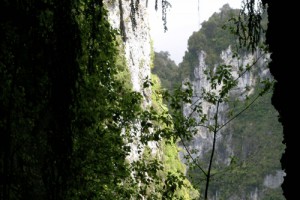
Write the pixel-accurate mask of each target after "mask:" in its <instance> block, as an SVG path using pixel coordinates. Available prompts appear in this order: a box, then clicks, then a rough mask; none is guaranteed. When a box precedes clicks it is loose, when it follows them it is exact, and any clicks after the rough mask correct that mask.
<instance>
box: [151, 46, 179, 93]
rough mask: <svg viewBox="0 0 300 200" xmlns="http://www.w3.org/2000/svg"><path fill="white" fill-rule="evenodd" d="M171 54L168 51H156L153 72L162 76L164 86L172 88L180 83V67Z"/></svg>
mask: <svg viewBox="0 0 300 200" xmlns="http://www.w3.org/2000/svg"><path fill="white" fill-rule="evenodd" d="M169 56H170V54H169V53H168V52H163V51H161V52H159V53H157V52H155V55H154V68H153V69H152V73H154V74H156V75H157V76H158V77H159V78H160V80H161V85H162V87H163V88H165V89H167V90H172V89H173V88H175V87H176V86H177V85H178V80H177V79H178V67H177V65H176V64H175V62H174V61H173V60H171V59H170V58H169Z"/></svg>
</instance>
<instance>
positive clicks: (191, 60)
mask: <svg viewBox="0 0 300 200" xmlns="http://www.w3.org/2000/svg"><path fill="white" fill-rule="evenodd" d="M238 13H239V10H238V9H231V8H230V7H229V5H228V4H225V5H224V6H223V7H222V8H221V9H220V12H219V13H214V14H213V15H212V16H211V17H210V18H209V19H208V21H204V22H203V23H202V27H201V29H200V30H199V31H197V32H194V33H193V34H192V35H191V36H190V38H189V40H188V51H187V52H186V53H185V55H184V57H183V61H182V62H181V63H180V64H179V70H180V76H181V80H183V79H184V78H186V77H190V78H193V77H194V67H195V66H198V65H199V61H198V55H199V53H200V51H205V52H206V53H207V57H206V60H205V62H206V64H207V65H208V66H210V68H213V67H214V66H215V64H218V63H219V62H220V61H221V58H220V54H221V52H222V51H223V50H225V49H227V48H228V47H229V46H232V48H233V49H234V47H235V46H236V45H237V37H236V36H234V35H233V34H232V33H230V32H229V31H228V30H227V29H226V28H225V27H231V26H233V23H232V22H231V21H230V20H232V19H235V18H237V17H238Z"/></svg>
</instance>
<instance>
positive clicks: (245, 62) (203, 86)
mask: <svg viewBox="0 0 300 200" xmlns="http://www.w3.org/2000/svg"><path fill="white" fill-rule="evenodd" d="M269 56H270V55H269V54H263V53H262V52H260V51H257V52H255V53H254V54H251V53H245V54H244V55H243V56H241V57H240V58H237V57H233V53H232V51H231V48H230V47H229V48H228V49H226V50H225V51H222V53H221V55H220V57H221V59H222V63H221V64H225V65H230V66H231V69H232V71H231V74H232V76H233V78H234V79H236V80H238V81H237V85H236V87H235V88H233V89H232V90H231V91H230V93H229V94H230V95H229V99H230V100H229V101H228V102H222V103H220V104H219V106H218V107H217V106H216V104H212V103H210V102H207V101H206V100H204V96H203V95H204V93H203V90H205V91H209V92H217V91H218V90H219V89H220V88H221V87H222V85H219V86H217V87H216V88H215V89H213V88H212V85H211V82H210V80H209V78H208V75H207V73H206V72H205V71H206V70H207V69H208V66H207V65H206V63H205V58H206V53H205V52H204V51H201V52H200V53H199V54H198V58H199V65H198V66H196V67H194V74H193V77H194V78H193V80H189V79H188V78H187V79H185V80H184V81H190V82H191V83H192V87H193V92H194V94H193V97H192V102H191V103H190V104H186V105H185V107H184V109H183V113H184V115H185V116H186V117H188V116H192V117H194V118H195V119H196V121H198V122H200V117H199V115H203V114H204V115H207V119H208V120H207V122H206V123H205V125H204V126H198V127H196V128H197V130H198V133H197V134H196V135H195V136H194V138H193V139H192V140H191V141H190V142H189V143H188V145H187V146H188V149H189V151H190V152H195V153H193V154H192V155H193V157H194V159H198V160H200V161H202V162H203V166H205V163H208V160H207V158H208V157H209V156H210V152H211V150H212V146H213V139H214V138H213V137H214V135H213V132H212V131H211V130H209V129H208V128H207V127H208V126H210V125H214V123H215V119H214V116H215V113H216V112H218V119H217V123H218V125H219V126H223V125H224V127H223V128H221V129H220V130H219V131H218V133H217V135H216V152H215V155H214V160H213V163H214V164H213V169H214V168H218V170H220V169H221V170H225V169H226V168H228V167H230V166H232V163H233V162H235V161H234V160H235V159H236V160H238V162H240V164H242V165H244V166H245V170H246V171H248V170H253V169H254V167H255V165H260V167H261V169H258V172H255V173H254V174H253V175H254V176H262V177H263V178H262V177H260V178H258V177H257V178H256V179H255V180H253V181H254V183H252V184H253V185H252V186H251V187H249V186H245V187H241V188H240V189H239V190H238V192H236V191H235V192H234V193H231V194H229V195H228V194H227V196H226V199H232V200H233V199H240V198H247V199H251V200H258V199H263V197H265V196H268V195H270V194H272V193H277V192H278V191H279V192H280V191H281V188H280V185H281V183H282V181H283V177H284V175H285V173H284V172H283V171H282V170H281V169H280V165H279V156H280V155H281V154H280V153H282V150H283V146H282V144H281V141H282V136H281V134H280V133H281V132H280V131H281V128H280V126H278V123H277V122H276V112H274V110H273V109H272V108H270V107H269V105H271V104H270V102H269V105H268V104H265V103H264V104H260V103H257V105H256V106H255V105H254V106H253V107H254V108H253V111H247V110H246V111H245V113H246V114H242V115H244V117H238V118H242V119H238V118H237V119H234V120H232V122H231V119H232V118H233V116H234V115H232V114H230V113H231V112H232V111H233V110H234V109H235V106H233V105H234V104H233V103H232V101H237V102H240V103H241V104H244V103H245V102H246V101H249V99H253V97H254V96H257V95H258V92H257V90H258V88H259V87H261V85H260V82H261V81H262V80H265V79H269V80H272V79H273V78H272V76H271V75H270V72H269V69H268V68H267V64H268V62H269V60H270V58H269ZM251 66H253V67H252V69H253V70H249V71H247V72H245V73H241V71H240V68H241V67H251ZM216 67H217V65H216V66H215V68H214V69H213V71H216ZM244 69H246V68H244ZM261 98H263V97H261ZM266 100H267V101H268V99H264V100H262V101H266ZM250 101H251V100H250ZM242 102H244V103H242ZM200 103H201V106H202V111H203V113H202V114H200V113H196V112H193V108H195V106H197V105H199V104H200ZM241 104H240V105H241ZM247 104H248V103H246V104H244V106H242V107H239V109H240V110H242V109H243V108H244V107H246V106H247ZM266 105H267V106H266ZM261 107H265V108H266V107H268V108H266V109H267V110H268V112H269V113H270V115H269V114H267V113H265V114H266V115H265V116H263V115H261V116H260V115H256V114H255V112H256V113H260V112H262V110H263V109H265V108H261ZM255 109H257V110H255ZM247 112H248V113H247ZM271 113H273V114H271ZM269 117H270V118H272V119H270V120H271V121H269V119H266V118H269ZM253 118H255V119H253ZM229 121H230V123H228V122H229ZM262 124H263V125H262ZM268 124H270V125H271V126H269V125H268ZM272 126H274V127H275V126H276V127H277V128H271V127H272ZM251 132H252V133H251ZM253 132H255V133H253ZM268 132H269V133H268ZM268 134H270V135H272V137H269V136H268ZM258 135H260V136H258ZM275 135H277V136H275ZM251 137H261V138H262V139H261V141H265V140H266V139H265V138H268V137H269V139H267V140H272V143H270V144H266V143H265V142H262V143H260V142H261V141H257V140H260V139H259V138H252V139H251ZM241 138H242V139H241ZM267 140H266V141H267ZM260 145H268V146H269V148H270V149H269V150H268V151H269V152H268V153H267V151H266V150H264V149H263V148H261V147H260ZM181 147H182V148H184V146H181ZM272 149H280V150H279V152H274V154H273V153H272V152H270V151H272ZM195 150H196V151H195ZM255 154H256V155H255ZM272 154H273V158H277V160H275V161H274V160H272V159H270V160H268V161H267V162H270V163H267V162H266V161H265V158H261V157H265V156H272ZM185 155H186V154H185V153H182V154H181V158H182V160H183V162H185V160H184V156H185ZM254 157H255V158H254ZM254 160H255V161H254ZM252 162H258V163H259V162H260V164H258V163H256V164H254V163H252ZM265 162H266V163H265ZM272 162H273V163H272ZM270 165H273V166H271V167H270ZM222 166H223V167H224V168H222ZM250 166H251V167H250ZM252 167H253V169H252ZM204 168H205V169H206V167H204ZM246 168H247V169H246ZM256 170H257V169H256ZM192 173H194V172H192ZM196 173H201V172H196ZM229 173H230V172H229ZM258 174H260V175H258ZM236 176H240V175H238V174H236ZM226 177H227V176H226V175H225V176H224V177H223V178H221V179H218V178H217V177H216V181H217V182H218V180H219V181H221V180H222V179H226ZM228 179H230V178H228ZM222 181H224V180H222ZM236 181H241V183H238V185H239V184H240V185H242V184H245V185H247V183H245V182H247V180H243V178H241V180H236ZM217 182H215V183H214V182H213V181H212V188H214V189H213V191H212V193H214V195H212V196H211V199H218V198H219V197H220V196H221V197H222V195H224V193H225V192H224V191H225V190H226V189H225V190H224V188H226V187H227V186H226V185H222V184H219V183H217ZM225 182H226V181H225ZM266 190H269V191H268V192H265V191H266ZM227 192H228V191H227ZM229 193H230V189H229ZM279 196H280V195H279ZM223 197H224V196H223ZM280 198H283V197H282V196H281V197H280Z"/></svg>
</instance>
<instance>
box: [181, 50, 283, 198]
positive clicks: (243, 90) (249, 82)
mask: <svg viewBox="0 0 300 200" xmlns="http://www.w3.org/2000/svg"><path fill="white" fill-rule="evenodd" d="M232 55H233V53H232V51H231V48H230V47H229V48H228V49H226V50H225V51H223V52H222V53H221V55H220V57H221V58H222V60H223V62H222V63H221V64H225V65H231V66H232V76H233V77H234V78H235V79H237V80H238V83H237V86H236V87H235V88H234V89H233V90H232V91H230V96H232V97H235V98H237V99H239V100H244V99H245V98H246V97H247V96H249V95H251V94H252V93H253V92H254V87H255V86H256V84H257V82H258V81H259V80H262V79H264V78H269V79H272V77H271V75H270V72H269V70H268V68H267V64H268V62H269V59H270V55H269V54H266V55H263V54H261V53H260V52H259V51H257V52H255V53H254V54H245V55H244V56H242V57H241V58H240V59H237V58H233V57H232ZM205 57H206V53H205V52H203V51H202V52H200V53H199V65H198V66H196V67H195V68H194V80H189V79H186V80H185V81H189V82H191V83H192V86H193V90H194V95H193V96H194V97H193V99H192V103H191V104H186V105H185V106H184V109H183V113H184V115H185V116H193V117H194V118H195V119H196V120H197V121H199V120H200V119H199V117H198V113H193V114H192V115H191V113H192V110H193V107H194V106H195V105H197V104H198V103H199V102H201V104H202V110H203V114H206V115H207V118H208V119H209V120H208V121H207V123H206V124H205V125H206V126H209V125H212V124H214V115H215V113H216V110H217V108H216V106H215V105H213V104H211V103H209V102H207V101H205V100H201V101H199V99H203V97H202V91H203V90H206V91H214V92H216V93H217V92H218V90H220V88H221V86H222V85H220V86H217V87H216V89H212V88H211V85H210V82H209V80H208V79H207V75H206V74H205V73H204V71H205V70H206V69H207V67H208V66H207V65H206V63H205ZM253 63H256V65H255V69H256V70H255V71H254V72H253V70H252V71H249V72H246V73H243V75H242V76H241V77H240V78H239V76H240V74H241V72H240V70H239V68H240V67H241V66H244V67H246V66H252V65H253ZM228 111H229V107H228V105H227V104H226V103H221V104H220V105H219V108H218V113H219V114H218V124H219V125H223V124H225V123H226V122H227V121H228V117H227V116H228V115H227V114H228ZM196 128H197V134H196V135H195V136H194V138H193V140H192V141H191V142H189V143H188V149H189V151H191V152H194V151H193V150H194V149H197V150H198V151H197V152H195V153H193V154H192V156H193V157H194V158H196V157H198V158H200V160H201V159H203V158H205V155H206V154H207V153H208V152H210V150H211V149H212V144H213V133H212V132H211V131H209V130H208V129H207V128H206V127H203V126H199V127H196ZM216 141H217V142H216V153H215V159H216V162H217V163H223V164H225V165H229V164H230V162H231V159H230V157H231V156H234V153H233V149H232V134H231V132H230V127H229V128H228V127H227V126H225V127H224V128H223V129H221V130H220V131H219V132H218V133H217V137H216ZM181 147H182V148H184V146H181ZM184 155H186V153H181V155H180V157H181V158H182V160H183V162H185V160H184ZM206 156H207V155H206ZM283 176H284V173H283V172H282V171H278V172H277V173H276V174H275V175H267V176H266V177H265V179H264V183H263V185H264V186H265V187H268V188H278V187H280V185H281V183H282V182H283ZM248 192H249V191H248ZM260 193H261V191H260V190H259V189H258V188H255V189H254V190H253V191H251V192H250V193H248V196H247V199H248V198H250V200H259V199H260V195H261V194H260ZM245 195H246V193H245ZM239 198H240V197H235V196H232V198H231V199H230V200H235V199H239ZM245 198H246V196H245ZM212 199H213V200H217V199H218V192H216V194H215V196H213V197H212Z"/></svg>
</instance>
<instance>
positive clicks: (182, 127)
mask: <svg viewBox="0 0 300 200" xmlns="http://www.w3.org/2000/svg"><path fill="white" fill-rule="evenodd" d="M224 9H225V8H224ZM215 15H216V14H215ZM214 18H215V19H216V18H217V16H214ZM209 23H210V21H208V22H207V25H206V24H204V25H203V28H204V30H207V29H205V28H206V26H208V25H209ZM243 23H244V22H243ZM243 26H244V25H243ZM208 27H210V26H208ZM214 29H215V28H213V29H211V31H213V30H214ZM235 33H236V32H235ZM196 34H197V33H194V35H196ZM198 34H199V33H198ZM206 35H207V34H206ZM223 35H224V34H223ZM208 36H209V37H212V38H214V37H215V34H208ZM216 40H218V37H216ZM227 42H228V40H227ZM225 43H226V40H225ZM250 43H251V42H250ZM191 44H192V45H193V46H195V45H197V44H199V43H196V42H191ZM200 44H202V43H200ZM247 44H248V43H244V44H242V46H243V45H247ZM210 46H212V45H210ZM202 47H204V48H205V47H206V46H205V44H202ZM245 47H247V46H245ZM191 49H192V48H191ZM249 49H251V48H250V46H249ZM193 50H194V52H197V51H198V52H199V51H200V50H201V48H200V50H199V49H198V50H195V49H193ZM242 53H243V54H244V53H245V50H243V51H242ZM196 54H197V53H196ZM237 55H238V54H236V55H234V56H237ZM196 57H197V58H198V57H199V55H198V56H196ZM186 58H187V57H186ZM258 59H260V58H258ZM203 60H204V59H203ZM255 62H257V61H255ZM255 62H254V63H255ZM254 63H253V65H254ZM190 66H191V65H190ZM244 67H245V68H244V69H245V71H243V69H242V70H241V71H240V72H239V73H240V74H241V75H245V74H246V73H247V71H248V70H250V69H251V68H252V69H251V70H257V68H258V67H257V65H255V66H252V65H249V66H244ZM226 68H227V70H229V71H230V70H232V67H231V66H228V65H227V66H226V65H223V66H222V65H220V66H219V67H217V68H215V69H214V68H213V67H211V70H208V71H210V72H208V71H207V75H208V76H209V77H210V79H211V80H214V81H212V82H210V86H211V87H210V88H212V87H216V86H217V85H218V84H217V83H216V82H217V81H216V80H218V81H219V82H222V76H224V77H227V79H228V80H226V78H225V82H227V84H229V85H230V84H231V86H229V88H228V89H229V90H231V89H230V87H234V86H235V83H234V81H230V80H229V79H230V78H229V77H230V74H231V73H229V71H227V72H226ZM242 68H243V67H242ZM224 70H225V71H224ZM193 71H194V70H193ZM198 71H199V70H198ZM223 73H224V74H223ZM192 74H194V73H192ZM217 74H219V75H220V76H221V77H217ZM184 75H185V76H186V74H184ZM195 79H199V77H195ZM200 79H205V77H203V76H202V77H200ZM266 83H267V82H266ZM201 84H202V85H203V82H201ZM266 86H267V87H269V85H268V83H267V85H266ZM219 87H220V86H219ZM214 89H216V88H214ZM190 90H191V89H187V90H186V93H190V92H189V91H190ZM212 92H215V91H205V92H203V93H202V94H200V95H201V98H200V97H199V99H198V100H194V99H193V98H194V97H192V100H187V99H188V98H189V95H191V94H184V92H183V93H182V92H180V90H179V91H177V94H176V92H175V94H173V97H172V98H170V99H171V101H172V103H170V105H171V106H173V109H174V110H176V109H178V110H181V111H179V112H178V113H176V111H173V112H172V113H173V114H174V113H176V114H178V115H179V116H176V114H175V115H173V117H174V118H175V121H176V120H177V121H178V122H177V123H176V122H175V124H177V125H178V126H177V127H176V128H175V130H176V129H178V130H179V132H180V131H181V132H182V134H183V135H185V137H187V138H188V139H187V140H189V139H190V138H189V137H192V135H194V134H195V132H196V130H188V129H189V128H191V127H194V126H198V127H199V126H202V127H204V128H205V127H206V128H208V129H210V130H211V132H213V135H217V132H219V131H220V130H221V129H220V130H218V131H216V130H217V129H218V128H217V129H216V127H218V126H219V125H220V124H222V123H224V124H227V122H222V121H219V120H218V121H217V122H215V126H216V127H209V126H208V125H205V124H201V123H199V122H201V121H202V120H201V119H204V120H203V121H202V123H203V122H205V120H207V119H206V117H207V116H205V115H202V116H200V117H198V123H194V122H193V120H190V119H184V118H182V117H181V116H180V114H181V112H182V110H186V109H185V108H184V107H182V106H181V105H180V104H178V102H180V101H183V102H185V101H186V103H190V104H192V106H193V109H192V111H190V112H191V114H190V115H189V114H187V115H188V116H187V118H194V117H195V115H199V113H198V114H196V113H197V112H202V110H201V108H200V107H201V106H199V105H198V108H197V104H198V103H196V102H201V99H202V103H204V102H203V98H204V99H205V98H206V101H212V100H215V102H214V103H213V102H210V103H212V104H214V105H215V107H216V108H215V109H212V110H217V111H218V108H219V105H221V104H224V102H225V100H224V99H223V100H221V102H220V104H218V103H217V102H218V101H217V100H216V99H219V98H216V97H215V95H217V94H218V92H215V93H212ZM219 92H220V93H224V94H225V93H227V91H225V92H224V91H221V90H220V91H219ZM197 93H198V94H199V92H197ZM197 93H196V94H195V93H194V95H197ZM205 95H207V97H205ZM257 95H258V96H257V97H260V95H259V94H257ZM203 96H204V97H203ZM209 99H211V100H209ZM190 101H191V102H190ZM226 101H228V99H227V100H226ZM204 107H207V106H204ZM246 108H248V106H247V107H246ZM198 109H199V110H198ZM242 110H243V109H242ZM243 111H244V110H243ZM202 114H203V113H202ZM206 114H207V113H206ZM200 115H201V114H200ZM219 115H221V114H220V113H218V112H217V114H216V115H215V116H219ZM211 118H212V119H214V117H211ZM222 118H223V117H222ZM185 120H186V121H185ZM208 121H213V120H208ZM229 121H231V120H229ZM211 123H213V122H211ZM228 123H229V122H228ZM223 128H224V127H223ZM191 129H193V128H191ZM214 130H215V131H214ZM178 134H179V133H178ZM220 134H221V135H222V133H218V135H220ZM213 138H214V139H215V138H216V137H213ZM181 141H184V140H181ZM212 145H213V146H214V145H215V141H214V142H213V144H212ZM184 146H185V145H184ZM188 151H189V149H188ZM192 154H193V155H194V153H190V156H191V158H192V160H193V157H194V156H192ZM213 154H214V147H213V151H212V154H211V155H213ZM212 157H213V156H211V158H212ZM211 160H212V159H207V160H206V162H210V161H211ZM193 162H196V164H195V163H194V164H195V165H196V167H198V168H200V169H201V170H199V171H202V172H203V173H204V174H205V178H206V183H207V184H208V183H209V179H210V175H209V173H207V172H206V170H204V169H205V167H203V166H204V165H203V164H202V165H201V166H200V165H199V164H197V163H198V161H196V159H195V160H193ZM208 168H209V166H208ZM208 171H210V170H208ZM214 173H215V172H214ZM208 177H209V178H208ZM207 188H208V187H207Z"/></svg>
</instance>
